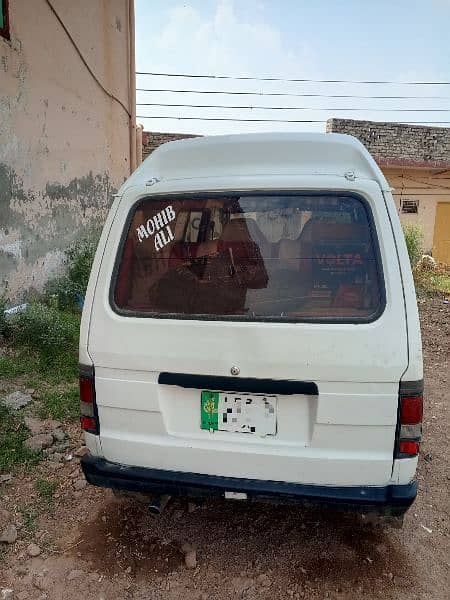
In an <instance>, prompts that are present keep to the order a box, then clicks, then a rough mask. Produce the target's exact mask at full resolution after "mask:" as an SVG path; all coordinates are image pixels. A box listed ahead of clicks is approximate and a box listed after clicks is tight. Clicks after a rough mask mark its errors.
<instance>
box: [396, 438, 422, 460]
mask: <svg viewBox="0 0 450 600" xmlns="http://www.w3.org/2000/svg"><path fill="white" fill-rule="evenodd" d="M399 449H400V454H408V455H409V456H415V455H416V454H419V442H412V441H411V440H401V441H400V444H399Z"/></svg>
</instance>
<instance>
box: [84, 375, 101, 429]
mask: <svg viewBox="0 0 450 600" xmlns="http://www.w3.org/2000/svg"><path fill="white" fill-rule="evenodd" d="M80 412H81V428H82V429H83V430H84V431H86V432H87V433H93V434H94V435H98V434H99V433H100V427H99V421H98V413H97V403H96V401H95V376H94V369H93V367H87V366H84V365H80Z"/></svg>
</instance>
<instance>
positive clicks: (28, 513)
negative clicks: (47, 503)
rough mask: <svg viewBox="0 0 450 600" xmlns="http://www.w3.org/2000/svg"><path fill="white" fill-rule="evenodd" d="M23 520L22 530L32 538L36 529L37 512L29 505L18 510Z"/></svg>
mask: <svg viewBox="0 0 450 600" xmlns="http://www.w3.org/2000/svg"><path fill="white" fill-rule="evenodd" d="M20 513H21V515H22V522H23V532H24V533H25V535H26V536H27V538H32V537H33V536H34V534H35V533H36V531H37V529H38V517H39V515H38V513H37V511H36V510H34V509H31V508H29V507H27V508H24V509H22V510H21V511H20Z"/></svg>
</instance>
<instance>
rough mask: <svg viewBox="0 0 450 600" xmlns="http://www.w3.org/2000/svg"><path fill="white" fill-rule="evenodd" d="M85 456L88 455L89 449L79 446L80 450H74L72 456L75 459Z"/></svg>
mask: <svg viewBox="0 0 450 600" xmlns="http://www.w3.org/2000/svg"><path fill="white" fill-rule="evenodd" d="M86 454H89V448H88V447H87V446H81V448H78V450H75V452H74V456H76V457H77V458H82V457H83V456H86Z"/></svg>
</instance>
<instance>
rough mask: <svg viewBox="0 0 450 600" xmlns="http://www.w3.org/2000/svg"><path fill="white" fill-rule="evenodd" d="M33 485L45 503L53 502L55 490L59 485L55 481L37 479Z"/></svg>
mask: <svg viewBox="0 0 450 600" xmlns="http://www.w3.org/2000/svg"><path fill="white" fill-rule="evenodd" d="M34 487H35V488H36V491H37V492H38V494H39V496H40V498H41V500H42V501H43V502H45V503H46V504H53V501H54V496H55V492H56V490H57V489H58V487H59V483H58V482H57V481H50V480H48V479H37V480H36V481H35V482H34Z"/></svg>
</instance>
